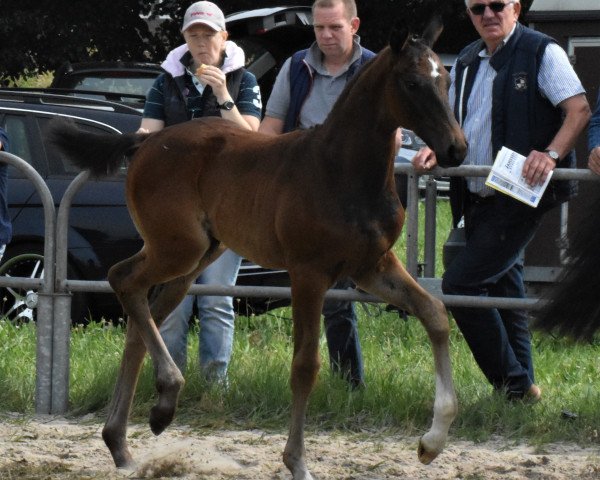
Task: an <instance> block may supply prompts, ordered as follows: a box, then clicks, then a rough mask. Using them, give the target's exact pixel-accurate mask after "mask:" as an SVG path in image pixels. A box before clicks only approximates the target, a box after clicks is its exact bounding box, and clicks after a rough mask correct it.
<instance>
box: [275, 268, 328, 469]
mask: <svg viewBox="0 0 600 480" xmlns="http://www.w3.org/2000/svg"><path fill="white" fill-rule="evenodd" d="M290 277H291V281H292V316H293V322H294V357H293V360H292V373H291V387H292V418H291V423H290V433H289V436H288V441H287V444H286V446H285V450H284V452H283V462H284V463H285V465H286V466H287V467H288V468H289V470H290V471H291V472H292V477H293V479H294V480H312V478H313V477H312V476H311V474H310V472H309V471H308V469H307V467H306V462H305V448H304V423H305V419H306V407H307V403H308V396H309V395H310V392H311V391H312V389H313V387H314V385H315V381H316V379H317V373H318V371H319V366H320V360H319V331H320V324H321V322H320V320H321V310H322V309H323V298H324V295H325V292H326V291H327V288H328V286H329V284H328V283H327V280H326V279H325V278H318V277H315V276H310V275H306V274H301V275H297V274H294V272H290Z"/></svg>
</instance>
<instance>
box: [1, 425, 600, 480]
mask: <svg viewBox="0 0 600 480" xmlns="http://www.w3.org/2000/svg"><path fill="white" fill-rule="evenodd" d="M101 429H102V424H101V420H100V419H97V418H93V417H90V418H82V419H78V420H76V421H75V420H67V419H65V418H56V417H36V418H26V419H23V418H20V417H17V416H15V417H14V418H6V417H5V418H2V419H0V479H3V480H4V479H7V480H12V479H61V480H66V479H68V480H71V479H103V480H117V479H127V478H182V479H211V480H224V479H236V480H246V479H248V480H250V479H252V480H257V479H258V480H260V479H291V475H290V474H289V472H288V471H287V469H286V468H285V467H284V466H283V463H282V461H281V452H282V450H283V447H284V444H285V439H286V437H285V435H278V434H270V433H269V434H267V433H264V432H261V431H221V430H219V431H211V432H210V433H209V434H205V433H199V432H197V431H193V430H191V429H190V428H188V427H185V426H181V425H172V426H171V427H170V428H169V429H167V431H165V432H164V433H163V434H162V435H160V436H159V437H154V436H153V435H152V433H151V432H150V430H149V428H148V427H147V426H146V425H130V427H129V434H128V438H129V441H130V445H131V447H132V451H133V454H134V456H135V458H136V460H137V462H138V468H137V470H136V471H133V472H132V471H118V470H116V469H115V467H114V466H113V463H112V459H111V457H110V455H109V453H108V450H107V449H106V447H105V446H104V443H103V442H102V438H101V434H100V432H101ZM416 445H417V438H412V437H411V438H403V437H400V436H394V437H382V436H376V435H372V434H371V435H367V434H364V435H346V434H341V433H334V434H329V433H328V434H325V433H323V434H317V435H313V434H310V433H307V438H306V448H307V457H308V465H309V468H310V469H311V471H312V473H313V475H314V477H315V480H322V479H336V480H337V479H345V480H349V479H361V480H375V479H377V480H379V479H411V480H412V479H428V480H429V479H465V480H467V479H468V480H478V479H503V480H505V479H539V480H553V479H578V480H587V479H600V449H598V448H597V447H596V448H594V449H591V448H590V449H583V448H581V447H579V446H576V445H569V444H551V445H545V446H544V447H541V448H537V449H536V448H533V447H530V446H527V445H514V444H510V443H508V442H506V441H504V440H502V439H496V440H494V441H492V442H486V443H479V444H475V443H472V442H465V441H454V440H453V439H450V441H449V443H448V446H447V448H446V450H445V451H444V452H443V453H442V455H440V456H439V457H438V458H437V459H436V460H435V461H434V462H433V463H432V464H431V465H429V466H423V465H421V464H420V463H419V462H418V460H417V457H416V453H415V451H416Z"/></svg>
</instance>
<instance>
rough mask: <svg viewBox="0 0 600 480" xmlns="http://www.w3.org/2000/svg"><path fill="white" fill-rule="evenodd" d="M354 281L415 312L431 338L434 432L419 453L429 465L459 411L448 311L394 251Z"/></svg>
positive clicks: (423, 461) (437, 453)
mask: <svg viewBox="0 0 600 480" xmlns="http://www.w3.org/2000/svg"><path fill="white" fill-rule="evenodd" d="M354 281H355V282H356V284H357V285H358V286H359V287H360V288H362V289H364V290H365V291H367V292H369V293H371V294H373V295H375V296H377V297H379V298H381V299H383V300H384V301H386V302H388V303H391V304H393V305H396V306H397V307H400V308H402V309H404V310H407V311H409V312H411V313H413V314H414V315H415V316H417V317H418V318H419V320H420V321H421V323H422V324H423V326H424V327H425V330H426V331H427V334H428V335H429V339H430V340H431V345H432V348H433V357H434V362H435V371H436V376H435V402H434V406H433V422H432V425H431V429H430V430H429V431H428V432H427V433H426V434H425V435H423V437H422V438H421V441H420V442H419V450H418V456H419V460H420V461H421V462H422V463H425V464H428V463H430V462H431V461H433V459H435V457H437V456H438V455H439V454H440V453H441V451H442V450H443V448H444V445H445V443H446V438H447V436H448V430H449V428H450V425H451V424H452V421H453V420H454V417H455V416H456V413H457V410H458V406H457V401H456V394H455V392H454V384H453V382H452V367H451V363H450V352H449V339H448V337H449V332H450V326H449V324H448V314H447V313H446V309H445V307H444V305H443V304H442V302H440V301H439V300H437V299H436V298H434V297H432V296H431V295H430V294H429V293H428V292H427V291H426V290H424V289H423V288H422V287H421V286H420V285H419V284H418V283H417V282H416V281H415V280H414V279H413V278H412V277H411V276H410V275H409V274H408V272H407V271H406V270H405V269H404V267H403V266H402V265H401V264H400V262H399V261H398V259H397V258H396V256H395V255H394V254H393V253H391V252H388V253H387V254H386V255H384V256H383V257H382V258H381V259H380V261H379V262H378V264H377V265H376V266H375V268H374V269H373V270H372V271H371V272H367V273H366V274H365V275H363V276H361V277H360V278H354Z"/></svg>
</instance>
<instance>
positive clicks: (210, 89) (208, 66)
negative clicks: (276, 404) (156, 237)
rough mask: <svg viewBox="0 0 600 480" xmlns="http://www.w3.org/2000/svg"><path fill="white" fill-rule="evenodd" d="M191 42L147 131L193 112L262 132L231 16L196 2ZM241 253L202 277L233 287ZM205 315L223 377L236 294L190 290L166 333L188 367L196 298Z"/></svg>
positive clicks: (157, 93)
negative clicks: (228, 25) (232, 36)
mask: <svg viewBox="0 0 600 480" xmlns="http://www.w3.org/2000/svg"><path fill="white" fill-rule="evenodd" d="M181 32H182V34H183V38H184V40H185V44H184V45H181V46H180V47H178V48H176V49H175V50H173V51H171V52H170V53H169V54H168V55H167V58H166V60H165V61H164V62H163V64H162V68H163V69H164V70H165V73H163V74H162V75H160V76H159V77H158V78H157V79H156V81H155V82H154V85H153V86H152V88H151V89H150V91H149V92H148V94H147V96H146V105H145V107H144V114H143V119H142V123H141V126H140V130H139V131H140V132H155V131H158V130H161V129H162V128H164V127H166V126H169V125H174V124H177V123H181V122H185V121H187V120H191V119H193V118H198V117H208V116H221V117H223V118H224V119H227V120H230V121H232V122H234V123H236V124H238V125H239V126H240V127H241V128H245V129H248V130H254V131H256V130H258V126H259V124H260V117H261V111H262V103H261V97H260V90H259V87H258V83H257V81H256V78H255V77H254V75H253V74H252V73H250V72H248V71H246V70H245V69H244V68H243V67H244V62H245V55H244V52H243V50H242V49H241V48H240V47H238V46H237V45H236V44H235V43H233V42H231V41H228V40H227V31H226V29H225V17H224V16H223V12H222V11H221V10H220V9H219V7H217V6H216V5H215V4H214V3H211V2H204V1H203V2H196V3H194V4H192V5H191V6H190V7H189V8H188V9H187V11H186V12H185V16H184V19H183V26H182V28H181ZM240 263H241V257H240V256H239V255H237V254H236V253H234V252H232V251H231V250H227V251H225V253H223V255H221V256H220V257H219V258H218V259H217V260H216V261H215V262H214V263H212V264H211V265H209V266H208V268H206V270H204V271H203V272H202V274H201V275H200V277H198V279H197V281H196V283H203V284H220V285H234V284H235V281H236V278H237V274H238V270H239V268H240ZM195 300H197V308H198V317H199V319H200V334H199V337H200V347H199V350H200V351H199V357H200V367H201V371H202V373H203V374H204V376H205V378H206V379H207V380H209V381H215V380H216V381H224V380H225V377H226V374H227V367H228V364H229V359H230V356H231V350H232V344H233V328H234V327H233V324H234V311H233V299H232V297H221V296H204V297H194V296H189V295H188V296H187V297H186V298H185V299H184V300H183V302H182V303H181V304H180V305H179V306H178V307H177V308H176V309H175V310H174V311H173V312H172V313H171V314H170V315H169V316H168V317H167V318H166V319H165V321H164V322H163V324H162V326H161V328H160V332H161V335H162V337H163V340H164V341H165V344H166V345H167V348H168V349H169V352H170V353H171V356H172V357H173V360H174V361H175V363H176V364H177V366H178V367H179V369H180V370H181V371H182V372H184V371H185V367H186V364H187V334H188V328H189V320H190V318H191V316H192V311H193V307H194V301H195Z"/></svg>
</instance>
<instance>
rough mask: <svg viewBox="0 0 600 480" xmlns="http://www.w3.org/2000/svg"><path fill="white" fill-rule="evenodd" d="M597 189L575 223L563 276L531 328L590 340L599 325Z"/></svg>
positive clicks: (599, 197)
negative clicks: (586, 211) (580, 220)
mask: <svg viewBox="0 0 600 480" xmlns="http://www.w3.org/2000/svg"><path fill="white" fill-rule="evenodd" d="M599 221H600V190H599V191H598V192H597V194H596V198H595V199H594V200H593V201H592V202H590V205H589V213H588V214H587V215H586V217H585V219H584V220H583V221H582V222H581V223H580V225H579V226H578V229H577V232H576V233H575V234H574V240H573V242H572V245H571V247H570V248H569V262H568V264H567V266H566V272H565V275H564V276H563V277H562V279H561V282H560V284H559V285H558V286H557V287H556V289H555V290H554V291H553V292H554V293H553V295H552V297H551V298H550V299H549V301H548V304H547V305H546V306H545V307H544V308H543V309H542V310H540V311H539V312H538V314H537V315H536V318H535V320H534V323H533V327H534V328H537V329H539V330H544V331H546V332H553V331H556V332H558V333H559V334H562V335H567V336H570V337H573V338H575V339H588V340H589V339H591V338H592V336H593V335H594V333H595V332H596V331H597V330H598V329H599V328H600V227H599Z"/></svg>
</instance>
